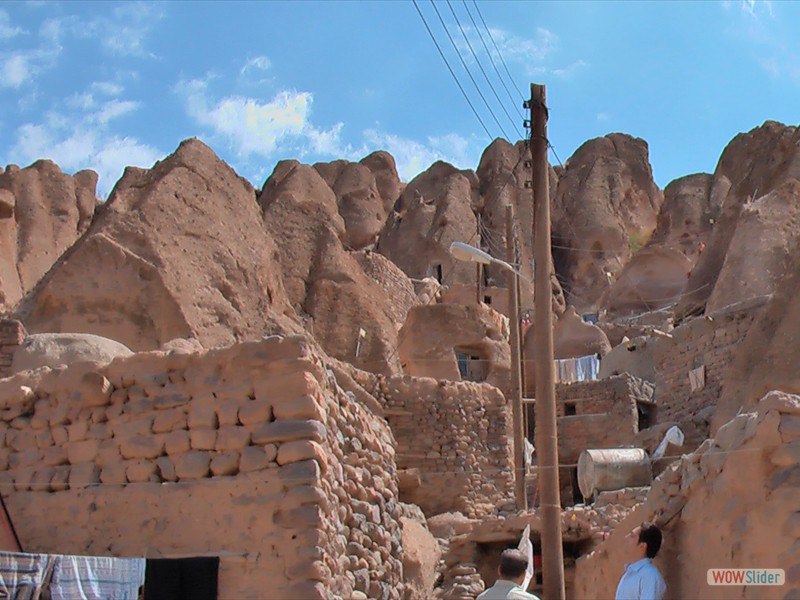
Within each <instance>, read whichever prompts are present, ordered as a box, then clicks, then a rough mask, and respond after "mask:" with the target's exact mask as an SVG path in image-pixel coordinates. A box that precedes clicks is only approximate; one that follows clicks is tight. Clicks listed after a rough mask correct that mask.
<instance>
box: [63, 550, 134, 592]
mask: <svg viewBox="0 0 800 600" xmlns="http://www.w3.org/2000/svg"><path fill="white" fill-rule="evenodd" d="M144 573H145V560H144V559H143V558H113V557H108V556H63V555H56V556H55V566H54V567H53V577H52V580H51V582H50V597H51V598H52V599H53V600H137V598H139V588H140V587H141V586H142V585H144Z"/></svg>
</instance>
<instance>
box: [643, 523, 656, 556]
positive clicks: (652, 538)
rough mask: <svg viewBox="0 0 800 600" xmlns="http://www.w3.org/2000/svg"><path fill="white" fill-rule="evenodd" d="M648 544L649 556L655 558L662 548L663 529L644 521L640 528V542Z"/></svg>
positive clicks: (647, 553)
mask: <svg viewBox="0 0 800 600" xmlns="http://www.w3.org/2000/svg"><path fill="white" fill-rule="evenodd" d="M642 542H644V543H645V544H647V551H646V553H645V554H646V555H647V558H655V557H656V554H658V551H659V550H660V549H661V530H660V529H659V528H658V527H656V526H655V525H653V524H652V523H647V522H645V523H642V526H641V527H640V528H639V543H640V544H641V543H642Z"/></svg>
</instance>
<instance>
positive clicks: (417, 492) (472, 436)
mask: <svg viewBox="0 0 800 600" xmlns="http://www.w3.org/2000/svg"><path fill="white" fill-rule="evenodd" d="M379 394H380V396H381V401H382V402H383V404H384V407H385V408H384V410H385V414H386V419H387V421H388V422H389V425H390V427H391V428H392V432H393V433H394V436H395V439H396V441H397V467H398V469H403V470H408V471H411V472H413V473H414V474H415V476H416V475H418V479H417V480H416V481H417V484H418V485H416V486H413V487H412V489H409V490H407V491H405V492H404V493H403V495H402V499H403V500H404V501H405V502H411V503H414V504H418V505H419V506H420V507H421V508H422V510H423V511H424V512H425V514H426V515H427V516H431V515H435V514H439V513H444V512H449V511H460V512H462V513H464V514H465V515H467V516H470V517H478V516H481V515H484V514H487V513H490V512H492V511H494V510H495V509H496V507H497V506H498V504H502V503H506V502H508V501H509V500H511V499H513V456H512V452H513V442H512V438H511V407H510V405H509V403H508V402H507V401H506V399H505V397H504V396H503V394H502V393H501V392H500V391H499V390H498V389H497V388H495V387H493V386H490V385H487V384H477V383H469V382H452V381H437V380H435V379H430V378H411V377H393V378H388V379H385V380H384V381H383V382H382V383H381V387H380V391H379Z"/></svg>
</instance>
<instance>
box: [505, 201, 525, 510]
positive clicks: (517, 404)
mask: <svg viewBox="0 0 800 600" xmlns="http://www.w3.org/2000/svg"><path fill="white" fill-rule="evenodd" d="M513 219H514V213H513V209H512V207H511V205H508V206H506V262H507V263H508V264H510V265H513V264H514V228H513ZM508 300H509V302H508V306H509V311H510V314H509V325H510V329H511V331H510V335H509V340H510V341H511V389H512V391H513V397H512V400H511V402H512V403H511V414H512V419H513V423H512V427H513V428H514V499H515V500H516V504H517V510H528V496H527V494H526V493H525V427H524V424H523V423H524V421H523V414H522V351H521V345H520V330H519V327H520V318H519V275H517V273H515V272H514V271H511V270H509V271H508Z"/></svg>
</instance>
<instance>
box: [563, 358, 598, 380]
mask: <svg viewBox="0 0 800 600" xmlns="http://www.w3.org/2000/svg"><path fill="white" fill-rule="evenodd" d="M555 363H556V364H555V366H556V369H555V371H556V383H574V382H576V381H594V380H596V379H597V376H598V374H599V373H600V359H599V358H598V357H597V355H596V354H588V355H586V356H579V357H577V358H564V359H559V360H556V361H555Z"/></svg>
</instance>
